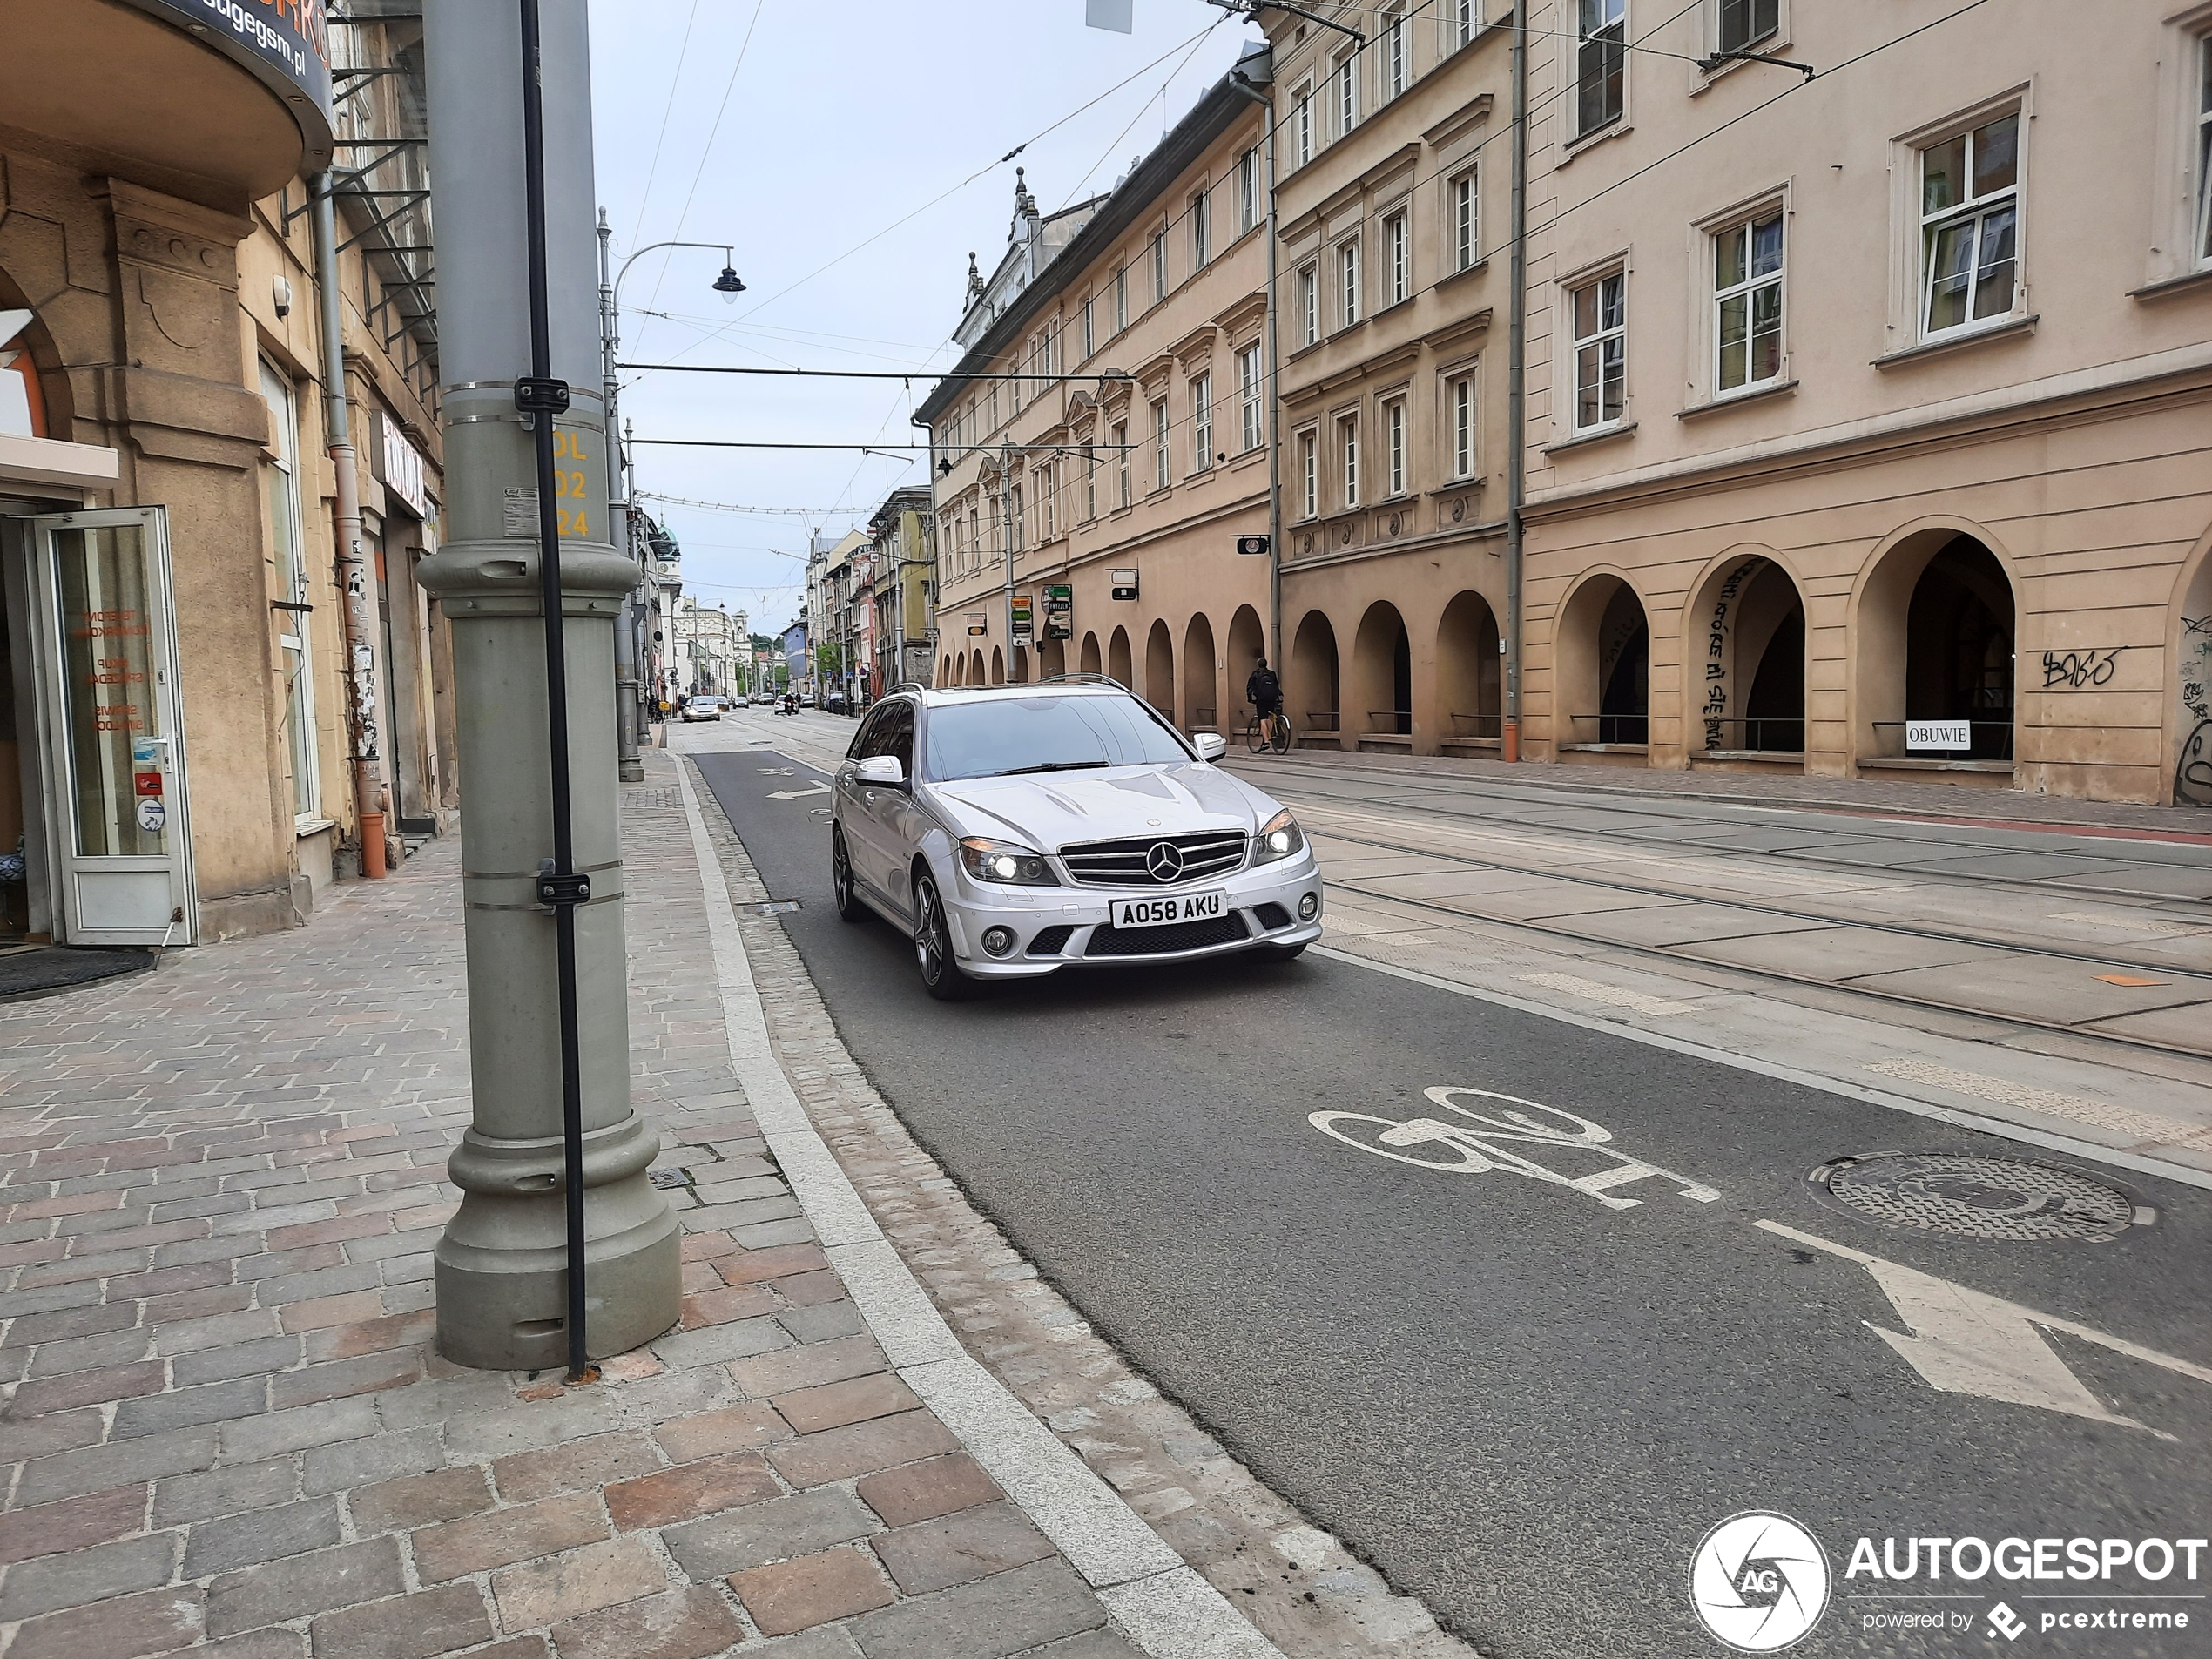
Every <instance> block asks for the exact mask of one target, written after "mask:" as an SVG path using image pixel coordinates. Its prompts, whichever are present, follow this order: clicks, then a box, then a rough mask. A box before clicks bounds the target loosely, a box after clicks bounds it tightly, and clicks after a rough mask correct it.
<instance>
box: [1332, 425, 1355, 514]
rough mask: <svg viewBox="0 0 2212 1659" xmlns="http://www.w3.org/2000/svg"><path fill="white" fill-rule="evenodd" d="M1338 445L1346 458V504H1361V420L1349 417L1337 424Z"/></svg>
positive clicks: (1349, 505)
mask: <svg viewBox="0 0 2212 1659" xmlns="http://www.w3.org/2000/svg"><path fill="white" fill-rule="evenodd" d="M1337 444H1338V449H1339V453H1340V454H1341V455H1343V456H1344V504H1345V506H1346V507H1357V506H1358V505H1359V417H1358V416H1357V415H1345V417H1344V419H1343V420H1341V421H1338V422H1337Z"/></svg>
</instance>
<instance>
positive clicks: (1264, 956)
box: [1252, 945, 1305, 962]
mask: <svg viewBox="0 0 2212 1659" xmlns="http://www.w3.org/2000/svg"><path fill="white" fill-rule="evenodd" d="M1304 954H1305V946H1304V945H1262V946H1261V947H1260V948H1258V950H1256V951H1254V952H1253V953H1252V960H1253V961H1260V962H1294V961H1298V958H1299V957H1300V956H1303V955H1304Z"/></svg>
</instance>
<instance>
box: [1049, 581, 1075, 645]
mask: <svg viewBox="0 0 2212 1659" xmlns="http://www.w3.org/2000/svg"><path fill="white" fill-rule="evenodd" d="M1044 637H1046V638H1047V639H1073V638H1074V637H1076V590H1074V589H1073V588H1071V587H1069V585H1068V584H1067V583H1064V582H1052V583H1046V584H1045V590H1044Z"/></svg>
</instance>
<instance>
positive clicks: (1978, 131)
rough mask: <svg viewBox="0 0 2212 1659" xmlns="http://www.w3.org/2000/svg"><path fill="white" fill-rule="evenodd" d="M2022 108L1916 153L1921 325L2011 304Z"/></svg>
mask: <svg viewBox="0 0 2212 1659" xmlns="http://www.w3.org/2000/svg"><path fill="white" fill-rule="evenodd" d="M1920 233H1921V234H1920V246H1921V269H1922V277H1921V284H1922V291H1923V295H1924V300H1925V303H1924V307H1923V310H1922V314H1921V328H1922V331H1923V332H1924V333H1925V334H1942V333H1943V332H1945V331H1946V329H1952V328H1960V327H1966V325H1967V324H1969V323H1976V322H1982V321H1986V320H1987V319H1989V318H1991V317H2002V316H2004V315H2006V314H2008V313H2009V312H2010V311H2011V310H2012V308H2013V291H2014V289H2015V287H2016V286H2017V278H2018V271H2017V266H2016V263H2015V261H2016V258H2017V253H2018V246H2017V244H2018V239H2019V233H2020V111H2017V110H2015V111H2012V112H2011V113H2010V114H2007V115H2000V116H1999V117H1998V118H1996V119H1995V120H1993V121H1988V122H1985V123H1984V124H1983V125H1980V126H1978V127H1976V128H1974V129H1973V131H1972V132H1962V133H1960V134H1959V136H1958V137H1957V138H1946V140H1945V141H1944V142H1943V143H1941V144H1938V145H1931V146H1929V147H1928V148H1927V149H1925V150H1923V151H1922V152H1920Z"/></svg>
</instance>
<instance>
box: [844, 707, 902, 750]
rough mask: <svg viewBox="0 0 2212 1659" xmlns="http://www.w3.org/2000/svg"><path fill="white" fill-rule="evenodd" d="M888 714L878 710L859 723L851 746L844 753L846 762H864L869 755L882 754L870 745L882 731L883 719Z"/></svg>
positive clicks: (883, 710)
mask: <svg viewBox="0 0 2212 1659" xmlns="http://www.w3.org/2000/svg"><path fill="white" fill-rule="evenodd" d="M890 712H891V711H890V710H889V709H887V708H883V709H878V710H876V711H875V712H874V713H873V714H871V715H869V716H868V718H867V719H865V720H863V721H861V722H860V730H859V731H858V732H854V733H853V746H852V747H851V748H849V749H847V750H846V752H845V758H846V759H847V760H866V759H867V758H868V757H869V756H870V755H873V754H881V753H882V752H883V751H882V750H880V749H878V748H874V747H873V746H872V745H873V744H874V742H875V740H876V738H877V735H878V734H879V733H880V732H882V730H883V722H884V717H885V716H887V715H888V714H889V713H890Z"/></svg>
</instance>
